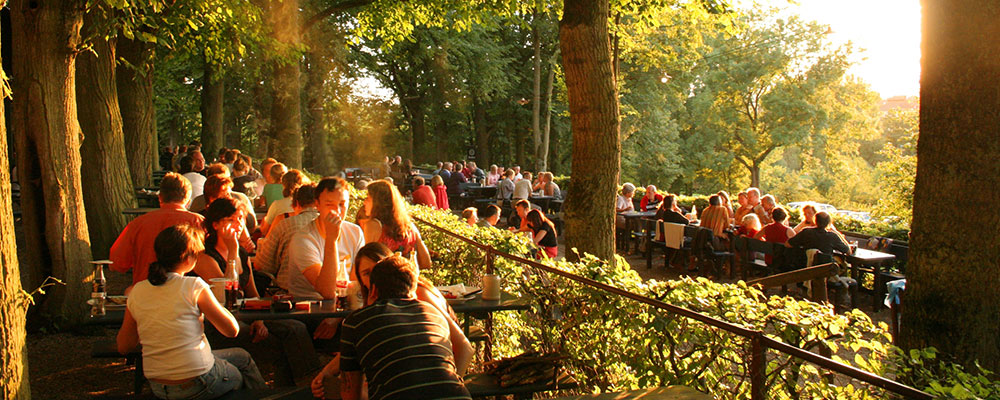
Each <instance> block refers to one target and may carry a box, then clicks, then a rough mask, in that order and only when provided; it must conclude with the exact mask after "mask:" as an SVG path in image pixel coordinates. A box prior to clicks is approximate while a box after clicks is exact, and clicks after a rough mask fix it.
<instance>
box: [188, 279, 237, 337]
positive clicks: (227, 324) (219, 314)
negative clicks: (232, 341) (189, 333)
mask: <svg viewBox="0 0 1000 400" xmlns="http://www.w3.org/2000/svg"><path fill="white" fill-rule="evenodd" d="M198 308H199V309H201V312H202V313H204V314H205V318H206V319H208V322H211V323H212V326H215V329H217V330H218V331H219V333H221V334H222V335H223V336H225V337H229V338H234V337H236V335H238V334H239V333H240V325H239V323H237V322H236V318H235V317H233V314H230V313H229V310H226V309H225V308H223V307H222V305H221V304H219V301H218V300H216V299H215V295H213V294H212V291H211V290H207V289H205V290H202V291H201V293H199V294H198Z"/></svg>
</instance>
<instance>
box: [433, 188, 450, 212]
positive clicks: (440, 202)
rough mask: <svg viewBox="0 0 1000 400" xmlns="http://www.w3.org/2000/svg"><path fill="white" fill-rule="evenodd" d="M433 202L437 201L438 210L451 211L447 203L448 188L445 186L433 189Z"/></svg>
mask: <svg viewBox="0 0 1000 400" xmlns="http://www.w3.org/2000/svg"><path fill="white" fill-rule="evenodd" d="M434 200H436V201H437V208H438V209H439V210H450V209H451V205H450V204H449V203H448V188H447V187H446V186H445V185H437V186H435V187H434Z"/></svg>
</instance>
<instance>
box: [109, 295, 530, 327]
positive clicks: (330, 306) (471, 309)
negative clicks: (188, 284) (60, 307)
mask: <svg viewBox="0 0 1000 400" xmlns="http://www.w3.org/2000/svg"><path fill="white" fill-rule="evenodd" d="M311 303H312V304H311V305H310V310H309V311H303V310H291V311H274V310H238V311H234V312H233V316H234V317H236V319H238V320H240V321H256V320H275V319H298V320H313V319H324V318H343V317H346V316H347V315H348V314H350V313H351V311H350V310H337V309H336V306H335V304H336V302H335V301H334V300H322V301H313V302H311ZM451 308H452V309H453V310H455V312H456V313H460V314H465V313H491V312H497V311H512V310H527V309H529V308H531V305H530V304H528V302H527V301H524V300H523V299H521V298H519V297H516V296H514V295H512V294H510V293H506V292H504V293H501V294H500V300H483V299H482V293H478V294H476V295H474V296H472V298H470V299H469V300H467V301H465V302H463V303H460V304H452V305H451ZM106 310H107V311H106V313H105V314H104V315H103V316H98V317H90V321H89V323H91V324H95V325H113V324H121V322H122V320H123V319H124V318H125V307H124V306H108V307H107V308H106Z"/></svg>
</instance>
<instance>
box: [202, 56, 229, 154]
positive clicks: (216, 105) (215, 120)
mask: <svg viewBox="0 0 1000 400" xmlns="http://www.w3.org/2000/svg"><path fill="white" fill-rule="evenodd" d="M222 78H223V77H222V72H221V71H220V69H219V66H218V65H215V64H213V63H211V62H209V61H208V60H205V75H204V77H203V78H202V84H201V153H202V154H203V155H204V156H205V160H207V161H208V162H211V161H212V158H213V157H215V156H216V155H217V154H219V149H221V148H222V147H224V144H225V143H224V141H225V139H226V137H225V134H224V133H223V130H222V117H223V114H222V101H223V100H222V99H223V92H224V91H225V88H226V82H225V81H224V80H223V79H222Z"/></svg>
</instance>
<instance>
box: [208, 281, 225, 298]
mask: <svg viewBox="0 0 1000 400" xmlns="http://www.w3.org/2000/svg"><path fill="white" fill-rule="evenodd" d="M226 282H227V279H226V278H212V279H209V284H210V285H211V286H212V295H214V296H215V299H216V300H218V301H219V304H225V302H226Z"/></svg>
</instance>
